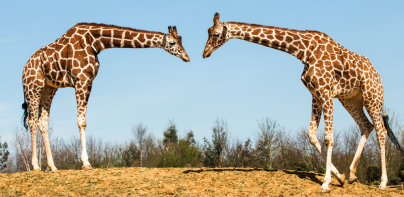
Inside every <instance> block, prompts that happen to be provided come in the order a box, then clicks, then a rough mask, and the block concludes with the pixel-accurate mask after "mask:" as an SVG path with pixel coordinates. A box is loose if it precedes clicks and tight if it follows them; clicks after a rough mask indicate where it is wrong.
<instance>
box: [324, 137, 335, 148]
mask: <svg viewBox="0 0 404 197" xmlns="http://www.w3.org/2000/svg"><path fill="white" fill-rule="evenodd" d="M324 144H325V146H326V147H328V146H332V145H333V140H332V139H329V138H326V139H324Z"/></svg>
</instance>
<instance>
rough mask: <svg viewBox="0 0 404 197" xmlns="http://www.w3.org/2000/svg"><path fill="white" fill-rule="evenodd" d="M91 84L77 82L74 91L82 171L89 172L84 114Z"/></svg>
mask: <svg viewBox="0 0 404 197" xmlns="http://www.w3.org/2000/svg"><path fill="white" fill-rule="evenodd" d="M91 83H92V82H90V81H78V82H77V83H76V84H75V89H76V100H77V111H78V115H77V124H78V126H79V129H80V141H81V161H82V162H83V166H82V167H81V169H83V170H91V169H92V168H91V165H90V162H88V156H87V149H86V135H85V132H86V126H87V123H86V112H87V103H88V99H89V98H90V93H91V87H92V84H91Z"/></svg>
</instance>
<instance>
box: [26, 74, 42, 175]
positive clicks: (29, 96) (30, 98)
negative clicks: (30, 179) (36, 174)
mask: <svg viewBox="0 0 404 197" xmlns="http://www.w3.org/2000/svg"><path fill="white" fill-rule="evenodd" d="M31 83H32V84H34V85H32V84H31V85H28V84H23V86H24V94H25V98H26V102H27V108H28V118H27V119H28V120H27V122H28V126H29V130H30V133H31V144H32V157H31V163H32V167H33V170H34V171H37V170H38V171H40V170H41V169H40V166H39V164H38V157H37V150H36V148H37V146H36V129H37V119H38V108H39V103H40V100H41V97H42V92H43V86H40V85H39V84H41V83H40V82H39V81H38V80H36V81H32V82H31ZM21 151H22V154H23V156H24V158H25V159H28V155H26V154H27V153H26V152H25V151H24V150H21ZM27 170H28V171H29V166H28V167H27Z"/></svg>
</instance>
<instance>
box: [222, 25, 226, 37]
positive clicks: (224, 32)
mask: <svg viewBox="0 0 404 197" xmlns="http://www.w3.org/2000/svg"><path fill="white" fill-rule="evenodd" d="M226 35H227V27H226V26H223V31H222V39H225V38H226Z"/></svg>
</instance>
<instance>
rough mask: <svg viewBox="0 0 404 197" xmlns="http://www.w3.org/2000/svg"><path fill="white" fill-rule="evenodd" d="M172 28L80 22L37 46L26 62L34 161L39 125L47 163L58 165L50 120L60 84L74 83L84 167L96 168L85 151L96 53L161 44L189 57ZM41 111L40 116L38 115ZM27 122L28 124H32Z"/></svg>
mask: <svg viewBox="0 0 404 197" xmlns="http://www.w3.org/2000/svg"><path fill="white" fill-rule="evenodd" d="M168 31H169V33H168V34H165V33H161V32H154V31H144V30H138V29H132V28H127V27H119V26H115V25H105V24H96V23H78V24H77V25H75V26H73V27H72V28H70V29H69V30H68V31H67V32H66V33H65V34H64V35H63V36H62V37H60V38H58V39H57V40H56V41H55V42H53V43H51V44H49V45H47V46H44V47H42V48H40V49H39V50H38V51H36V52H35V53H34V54H33V55H32V56H31V58H30V59H29V60H28V62H27V64H26V65H25V66H24V68H23V73H22V82H23V89H24V97H25V99H24V104H23V105H22V107H23V109H24V118H23V119H24V127H25V128H26V129H28V126H29V128H30V131H31V140H32V155H33V156H32V166H33V170H40V169H39V165H38V159H37V156H36V155H37V151H36V139H35V137H36V135H35V132H36V128H37V127H38V128H39V130H40V132H41V133H42V137H43V140H44V144H45V149H46V157H47V163H48V167H50V168H51V170H52V171H55V170H57V168H56V166H55V165H54V162H53V158H52V153H51V149H50V144H49V137H48V121H49V113H50V107H51V103H52V99H53V97H54V95H55V93H56V91H57V89H58V88H65V87H73V88H75V93H76V101H77V111H78V118H77V123H78V126H79V130H80V141H81V161H82V162H83V167H82V169H91V165H90V163H89V162H88V156H87V151H86V139H85V128H86V126H87V123H86V111H87V103H88V99H89V97H90V92H91V88H92V85H93V84H92V83H93V80H94V78H95V77H96V76H97V73H98V69H99V66H100V65H99V62H98V57H97V55H98V54H99V53H100V52H101V51H102V50H104V49H108V48H162V49H164V50H165V51H167V52H168V53H170V54H172V55H174V56H177V57H179V58H181V59H182V60H183V61H185V62H189V61H190V59H189V56H188V54H187V53H186V51H185V49H184V47H183V46H182V38H181V36H179V35H178V34H177V28H176V27H175V26H174V27H171V26H169V27H168ZM38 114H39V119H38V117H37V116H38ZM27 123H28V124H27Z"/></svg>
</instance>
